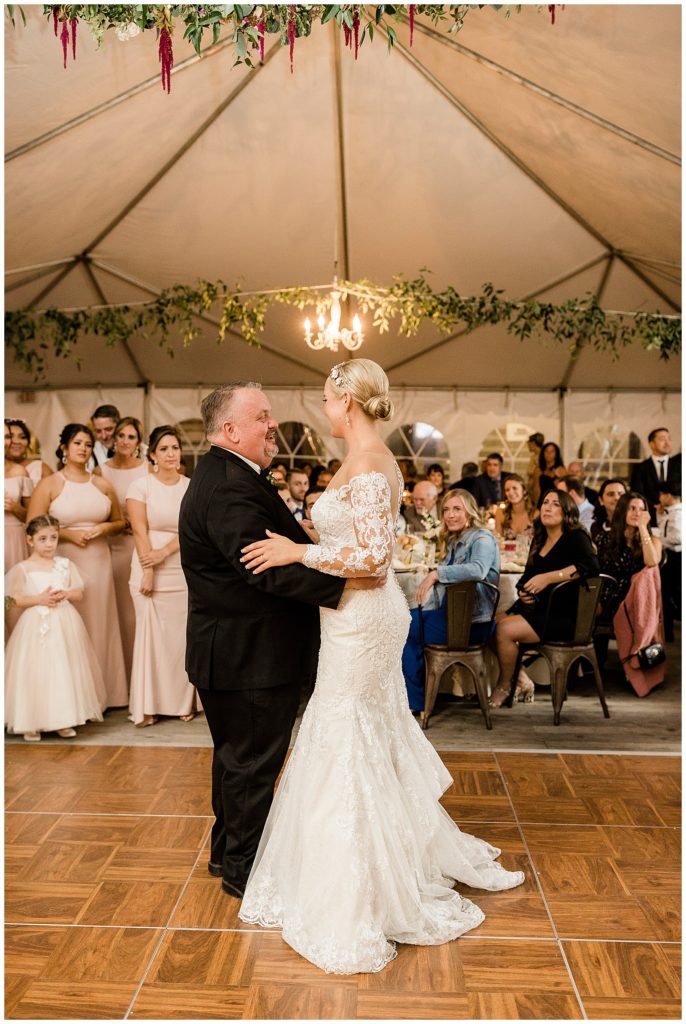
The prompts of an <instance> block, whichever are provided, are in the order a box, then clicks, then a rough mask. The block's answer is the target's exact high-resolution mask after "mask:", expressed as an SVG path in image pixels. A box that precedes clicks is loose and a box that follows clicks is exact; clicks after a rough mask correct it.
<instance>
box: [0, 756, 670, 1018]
mask: <svg viewBox="0 0 686 1024" xmlns="http://www.w3.org/2000/svg"><path fill="white" fill-rule="evenodd" d="M443 758H444V761H445V763H446V765H447V766H448V768H449V769H450V771H451V773H452V774H453V777H454V784H453V786H452V788H451V789H450V791H449V792H448V793H447V794H446V796H445V798H444V804H445V807H446V809H447V810H448V812H449V813H450V815H451V816H452V817H453V818H454V819H455V820H456V821H457V822H459V824H460V826H461V827H462V828H463V829H464V830H465V831H473V832H475V833H476V834H478V835H479V836H481V837H482V838H484V839H487V840H488V841H489V842H491V843H493V844H494V845H496V846H499V847H501V848H502V850H503V856H502V862H503V863H504V865H505V866H506V867H508V868H521V869H523V870H524V871H525V872H526V876H527V877H526V882H525V884H524V885H523V886H522V887H521V888H519V889H516V890H514V891H511V892H506V893H502V894H487V893H482V892H476V891H472V890H469V889H467V888H462V889H461V891H462V892H463V893H464V894H465V895H469V896H471V897H473V899H474V900H475V901H476V902H477V903H478V904H479V906H481V907H482V908H483V910H484V911H485V913H486V920H485V922H484V923H483V924H482V925H481V926H480V928H478V929H477V930H475V931H473V932H471V933H470V934H469V935H467V936H464V937H463V938H461V939H459V940H457V941H456V942H452V943H448V944H447V945H443V946H434V947H426V946H425V947H410V946H400V947H399V948H398V957H397V959H396V960H395V961H393V962H392V963H391V964H390V965H389V966H388V967H387V968H386V969H385V970H384V971H382V972H381V973H380V974H373V975H372V974H367V975H354V976H347V977H341V976H334V975H326V974H323V973H322V972H321V971H319V970H317V969H316V968H315V967H313V966H312V965H311V964H309V963H307V962H306V961H305V960H303V959H301V958H300V957H299V956H298V955H297V954H296V953H294V952H293V951H292V950H291V949H290V948H289V947H288V946H286V945H285V943H284V942H283V941H282V940H281V938H280V936H279V934H278V933H276V932H264V931H261V930H259V929H254V928H251V927H249V926H246V925H243V924H241V922H239V920H238V918H237V910H238V901H237V900H235V899H232V898H230V897H228V896H226V895H224V894H223V893H222V892H221V889H220V883H219V881H218V880H217V879H215V878H211V877H210V876H209V875H208V874H207V870H206V861H207V859H208V851H207V840H208V834H209V830H210V823H211V818H210V806H209V778H210V773H209V765H210V751H209V750H207V749H198V748H195V749H193V748H185V749H184V748H173V749H165V748H160V747H113V746H84V745H82V746H79V745H70V744H69V743H66V742H65V743H60V744H48V743H45V744H43V745H41V746H36V747H32V746H29V745H28V744H26V745H21V744H11V745H8V746H7V747H6V764H7V769H6V787H7V794H6V806H7V814H6V819H5V820H6V847H5V852H6V884H7V904H6V922H7V924H6V938H5V956H6V972H7V973H6V989H5V992H6V1009H5V1014H6V1017H8V1018H12V1019H21V1018H24V1019H26V1018H44V1019H45V1018H52V1019H55V1018H78V1017H84V1018H105V1019H106V1018H109V1019H122V1018H128V1017H130V1018H131V1019H137V1018H162V1019H170V1018H234V1019H240V1018H242V1019H255V1018H267V1019H298V1018H309V1019H313V1018H315V1019H316V1018H320V1019H335V1018H337V1019H340V1018H347V1019H355V1018H361V1019H365V1018H367V1019H380V1018H404V1019H424V1018H442V1019H466V1018H480V1019H493V1018H509V1019H517V1018H520V1019H531V1018H539V1019H540V1018H558V1019H559V1018H562V1019H573V1018H583V1017H584V1016H586V1017H588V1018H616V1019H631V1018H654V1019H662V1018H679V1017H680V1015H681V1001H680V964H681V942H680V931H679V926H680V892H681V882H680V873H679V870H680V865H679V857H680V849H681V835H680V828H679V824H680V819H679V812H680V781H681V764H680V759H679V758H678V757H675V756H658V755H649V754H641V755H638V756H630V755H610V754H608V755H601V754H588V755H584V754H526V753H502V752H487V753H477V752H464V753H461V752H456V751H451V752H449V753H446V754H444V755H443ZM331 884H332V885H334V886H335V884H336V880H335V878H332V879H331Z"/></svg>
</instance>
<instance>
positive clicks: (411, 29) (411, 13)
mask: <svg viewBox="0 0 686 1024" xmlns="http://www.w3.org/2000/svg"><path fill="white" fill-rule="evenodd" d="M409 6H410V46H412V37H413V36H414V7H415V5H414V4H410V5H409Z"/></svg>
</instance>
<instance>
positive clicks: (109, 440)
mask: <svg viewBox="0 0 686 1024" xmlns="http://www.w3.org/2000/svg"><path fill="white" fill-rule="evenodd" d="M120 419H121V416H120V415H119V409H117V407H116V405H99V406H98V408H97V409H96V410H95V412H94V413H93V415H92V416H91V422H92V424H93V433H94V434H95V444H94V445H93V462H94V465H95V466H102V464H103V462H107V460H108V459H109V458H111V456H112V455H114V431H115V429H116V426H117V423H118V422H119V420H120ZM89 468H90V467H89Z"/></svg>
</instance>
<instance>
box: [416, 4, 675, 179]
mask: <svg viewBox="0 0 686 1024" xmlns="http://www.w3.org/2000/svg"><path fill="white" fill-rule="evenodd" d="M403 21H404V22H405V23H406V24H409V20H408V18H407V17H406V16H404V17H403ZM414 28H415V32H416V31H417V29H419V31H420V32H422V33H423V34H424V35H425V36H429V37H430V38H431V39H434V40H435V41H436V42H438V43H442V44H443V46H447V47H449V48H450V49H451V50H456V51H457V52H458V53H461V54H462V55H463V56H465V57H469V58H470V60H474V61H476V62H477V64H482V65H483V66H484V67H487V68H489V69H490V70H492V71H496V72H497V73H498V74H500V75H503V76H504V77H505V78H509V79H511V80H512V81H513V82H516V83H517V85H521V86H523V87H524V88H525V89H529V90H530V91H531V92H534V93H537V94H538V95H539V96H542V97H543V98H544V99H546V100H550V102H551V103H556V104H557V105H558V106H560V107H564V108H565V110H569V111H571V113H572V114H577V115H578V116H579V117H582V118H584V119H585V120H586V121H590V122H591V123H592V124H595V125H598V127H600V128H604V129H605V130H606V131H609V132H612V134H613V135H618V136H619V138H621V139H624V141H625V142H631V143H633V145H635V146H639V147H640V148H641V149H645V150H647V151H648V152H649V153H652V154H653V156H658V157H660V158H661V159H662V160H668V161H669V162H670V163H672V164H676V166H677V167H681V158H680V157H679V156H678V155H677V154H676V153H670V151H669V150H667V149H663V148H662V147H661V146H657V145H655V143H654V142H650V141H649V140H648V139H644V138H642V137H641V136H640V135H636V134H635V133H634V132H631V131H629V129H628V128H622V126H621V125H618V124H614V122H612V121H608V120H607V118H605V117H601V116H600V114H594V113H593V111H592V110H587V109H586V108H585V107H580V106H579V105H578V104H576V103H573V102H572V101H571V100H568V99H565V97H564V96H560V95H559V94H558V93H555V92H552V91H551V90H550V89H546V88H545V86H542V85H538V84H537V83H536V82H532V81H531V79H529V78H524V76H523V75H519V74H517V72H516V71H513V70H512V69H511V68H508V67H505V65H504V64H498V63H497V61H494V60H491V59H490V57H485V56H484V55H483V54H482V53H477V51H476V50H471V49H470V48H469V47H468V46H463V44H462V43H460V42H458V41H457V39H455V37H454V36H448V35H441V34H440V33H439V32H436V31H435V30H434V29H433V28H431V27H430V26H429V25H424V24H423V23H422V22H421V21H415V23H414Z"/></svg>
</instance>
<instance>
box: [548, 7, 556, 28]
mask: <svg viewBox="0 0 686 1024" xmlns="http://www.w3.org/2000/svg"><path fill="white" fill-rule="evenodd" d="M556 7H557V4H548V10H549V11H550V21H551V24H553V25H554V24H555V8H556Z"/></svg>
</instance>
